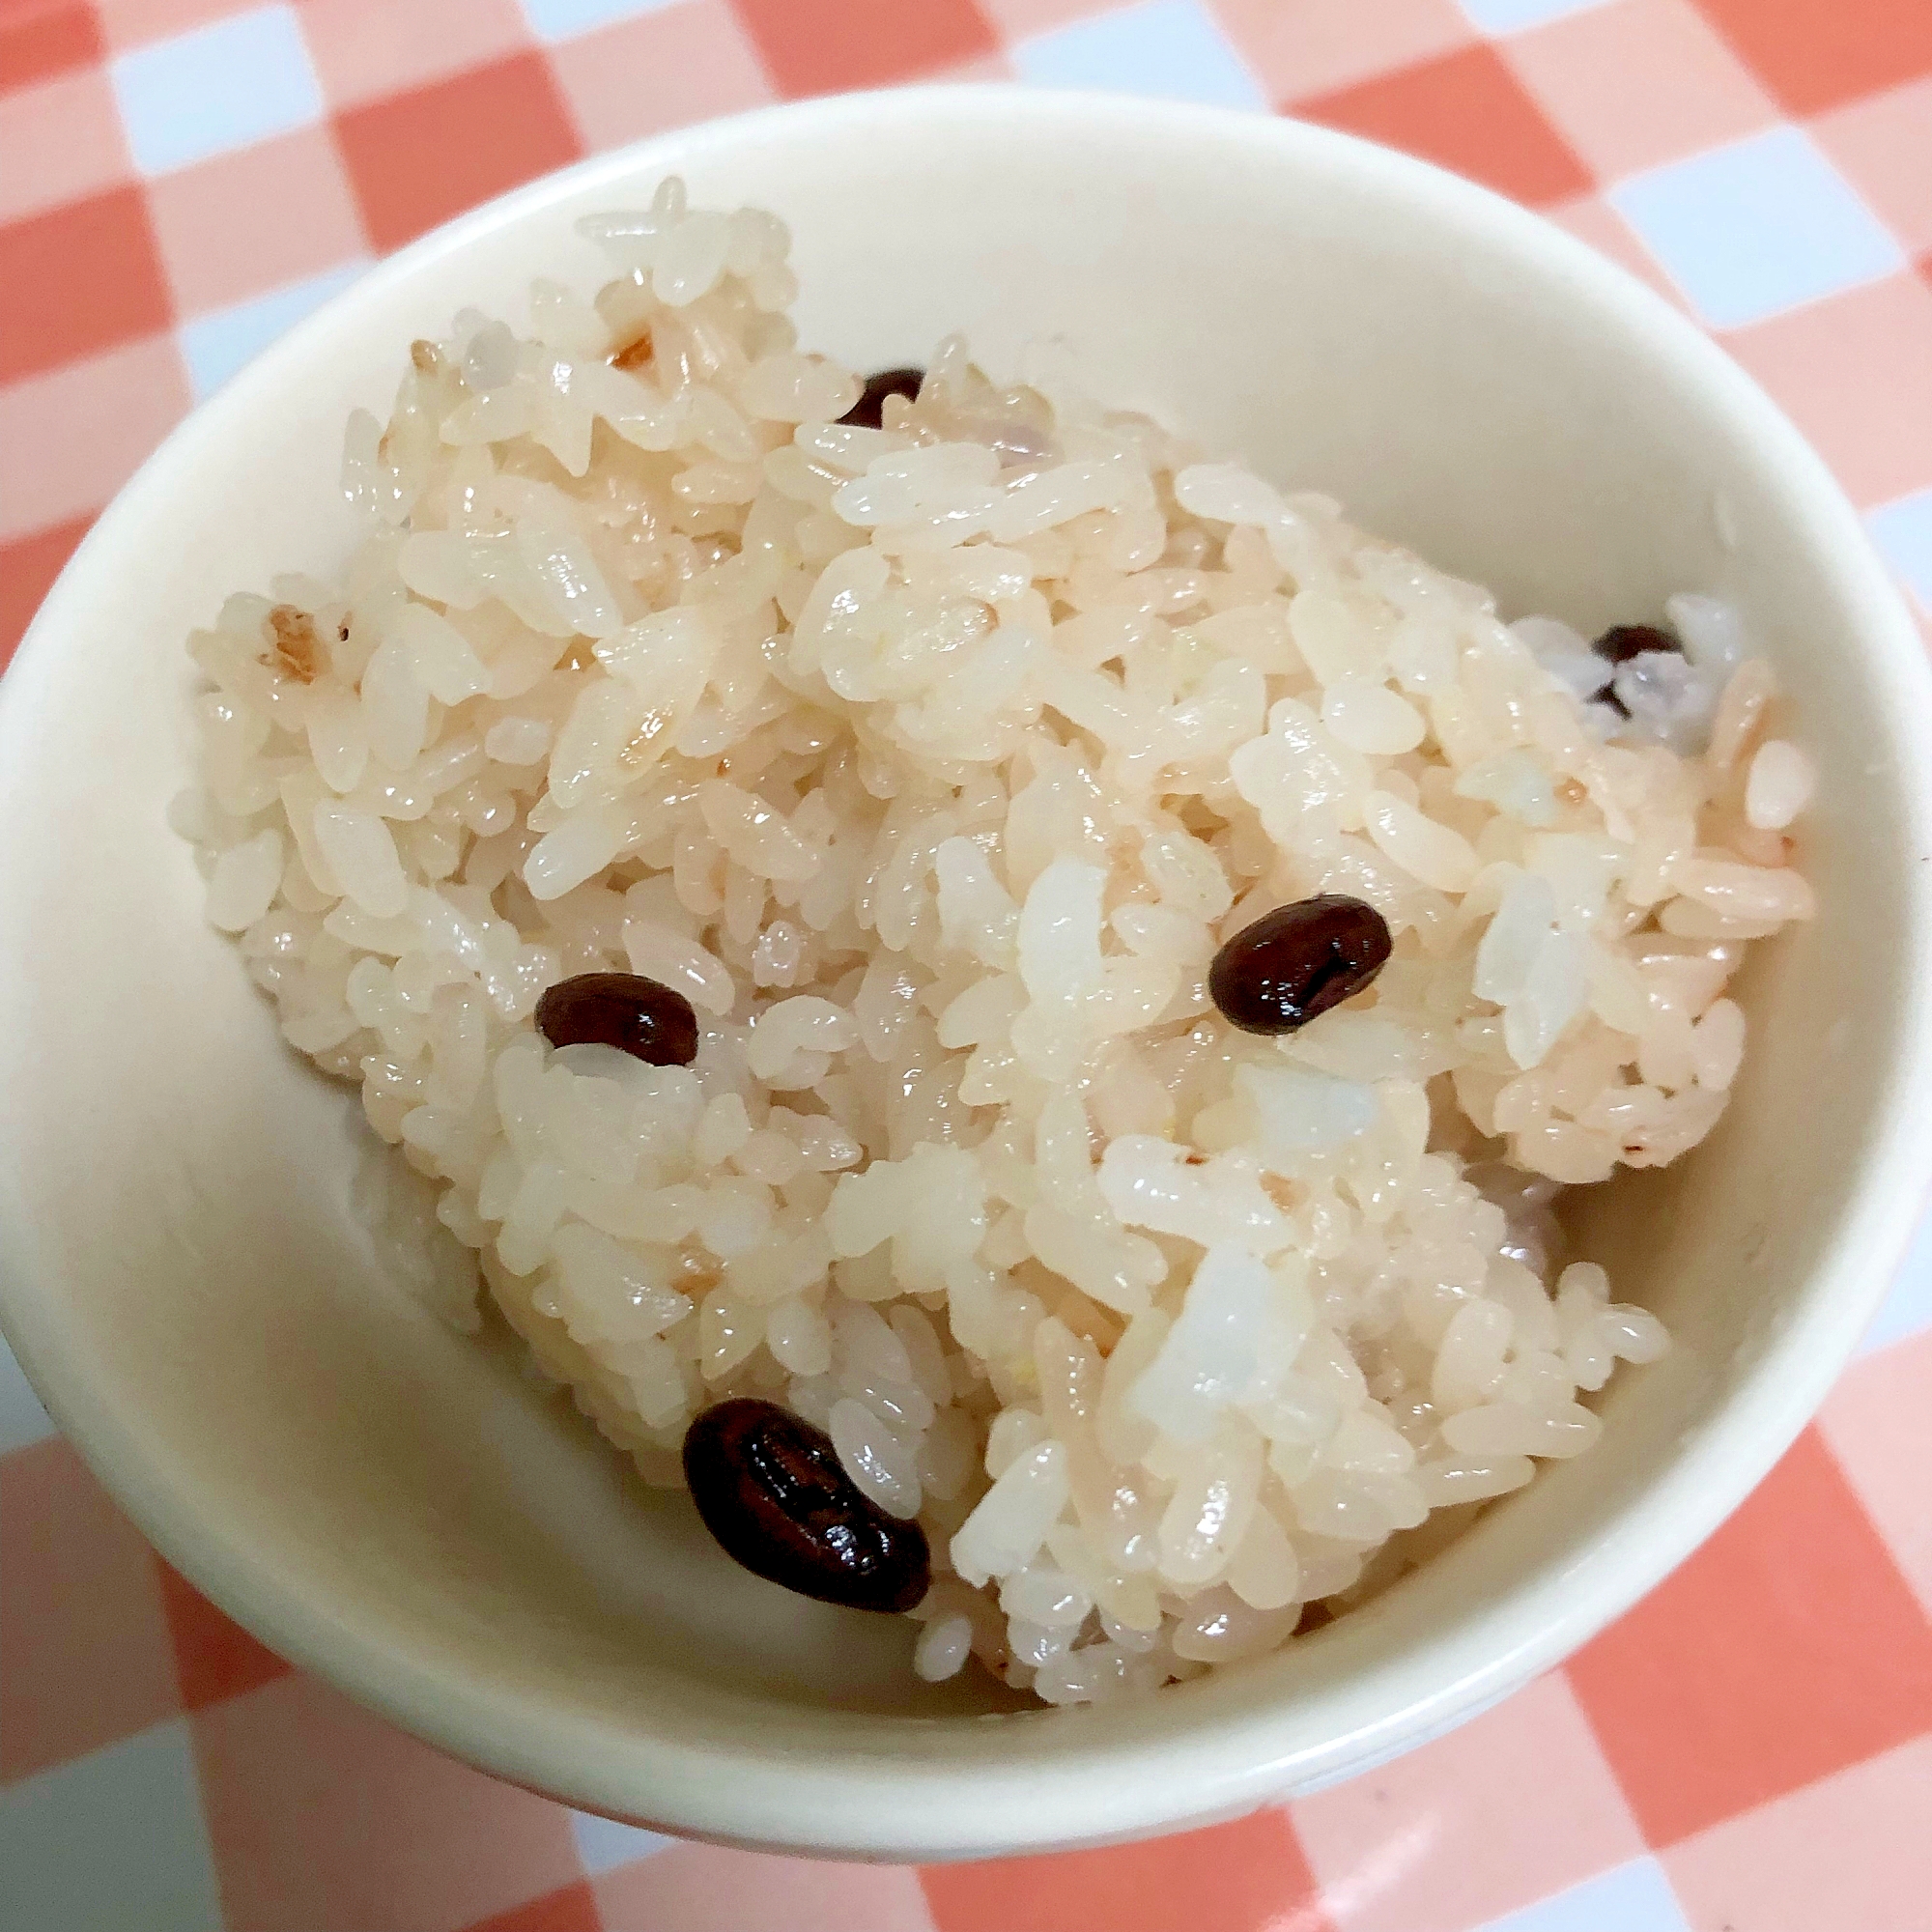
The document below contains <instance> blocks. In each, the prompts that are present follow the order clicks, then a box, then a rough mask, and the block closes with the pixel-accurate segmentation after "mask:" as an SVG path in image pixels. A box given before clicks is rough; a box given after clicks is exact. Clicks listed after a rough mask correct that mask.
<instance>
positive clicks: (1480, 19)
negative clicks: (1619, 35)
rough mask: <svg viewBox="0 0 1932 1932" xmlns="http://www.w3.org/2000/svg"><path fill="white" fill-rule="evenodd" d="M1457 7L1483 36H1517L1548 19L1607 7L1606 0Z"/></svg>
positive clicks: (1463, 0)
mask: <svg viewBox="0 0 1932 1932" xmlns="http://www.w3.org/2000/svg"><path fill="white" fill-rule="evenodd" d="M1458 4H1459V5H1460V6H1461V7H1462V9H1463V13H1464V14H1467V15H1468V18H1469V20H1470V22H1471V24H1472V25H1475V26H1478V27H1480V28H1481V29H1482V30H1483V32H1484V33H1486V34H1514V33H1519V32H1520V31H1521V29H1523V28H1524V27H1540V26H1542V24H1543V23H1544V21H1546V20H1560V19H1562V17H1563V16H1564V15H1565V14H1581V13H1585V12H1587V11H1588V10H1589V9H1590V8H1592V7H1602V6H1605V5H1606V4H1607V0H1458Z"/></svg>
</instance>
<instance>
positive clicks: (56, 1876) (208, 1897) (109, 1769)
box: [0, 1718, 222, 1932]
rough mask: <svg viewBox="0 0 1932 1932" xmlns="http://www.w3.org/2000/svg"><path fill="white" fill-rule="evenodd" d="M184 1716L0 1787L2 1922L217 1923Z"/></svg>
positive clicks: (55, 1929)
mask: <svg viewBox="0 0 1932 1932" xmlns="http://www.w3.org/2000/svg"><path fill="white" fill-rule="evenodd" d="M221 1924H222V1918H221V1903H220V1894H219V1891H218V1889H217V1887H216V1883H215V1877H214V1861H213V1857H212V1855H211V1854H210V1851H209V1845H208V1830H207V1826H206V1825H205V1823H204V1822H203V1818H202V1811H201V1787H200V1785H199V1783H198V1782H197V1781H196V1777H195V1768H194V1751H193V1747H191V1746H190V1744H189V1742H188V1732H187V1720H186V1719H184V1718H174V1719H169V1721H168V1722H166V1723H163V1724H156V1726H155V1727H154V1728H153V1729H152V1730H146V1731H143V1732H142V1733H141V1734H140V1736H139V1737H134V1738H128V1739H126V1740H124V1741H123V1742H122V1743H120V1744H118V1745H109V1746H108V1747H106V1748H105V1749H103V1750H98V1751H89V1752H88V1754H87V1755H86V1756H85V1757H81V1758H75V1759H74V1760H73V1761H72V1762H71V1764H63V1765H56V1766H55V1767H54V1768H53V1769H52V1770H51V1771H43V1772H39V1773H37V1774H36V1775H35V1776H32V1777H27V1778H22V1779H21V1781H20V1782H19V1783H17V1784H12V1785H7V1786H5V1787H0V1926H6V1927H9V1928H12V1927H18V1928H19V1932H129V1928H130V1927H134V1926H138V1927H139V1928H140V1932H220V1928H221Z"/></svg>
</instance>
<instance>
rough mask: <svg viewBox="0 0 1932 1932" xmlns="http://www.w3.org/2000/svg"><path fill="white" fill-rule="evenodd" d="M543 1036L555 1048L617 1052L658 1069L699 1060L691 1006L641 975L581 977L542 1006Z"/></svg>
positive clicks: (564, 983)
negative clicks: (592, 1047) (604, 1048)
mask: <svg viewBox="0 0 1932 1932" xmlns="http://www.w3.org/2000/svg"><path fill="white" fill-rule="evenodd" d="M537 1031H538V1032H539V1033H540V1034H542V1035H543V1037H545V1038H546V1039H547V1040H549V1041H550V1043H551V1044H552V1045H553V1046H586V1045H591V1044H595V1045H598V1046H614V1047H616V1048H617V1049H618V1050H619V1051H620V1052H623V1053H628V1054H631V1055H632V1056H633V1057H634V1058H636V1059H639V1060H643V1061H648V1062H649V1063H650V1064H651V1065H653V1066H689V1065H691V1063H692V1062H693V1061H694V1060H696V1058H697V1015H696V1013H695V1012H693V1011H692V1009H691V1002H690V1001H689V1000H687V999H686V998H685V997H684V995H683V994H682V993H679V992H675V991H673V990H672V988H670V987H669V986H661V985H659V984H658V982H657V981H656V980H646V979H645V978H644V977H643V975H642V974H641V973H580V974H578V975H577V977H576V978H575V979H574V980H558V981H557V982H556V984H555V985H554V986H553V987H551V988H550V989H549V991H548V992H546V993H545V994H544V996H543V998H542V999H540V1000H539V1001H538V1002H537Z"/></svg>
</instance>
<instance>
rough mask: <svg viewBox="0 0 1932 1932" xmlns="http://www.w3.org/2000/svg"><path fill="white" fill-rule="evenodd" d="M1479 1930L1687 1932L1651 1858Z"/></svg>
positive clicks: (1667, 1885) (1681, 1913)
mask: <svg viewBox="0 0 1932 1932" xmlns="http://www.w3.org/2000/svg"><path fill="white" fill-rule="evenodd" d="M1478 1932H1690V1927H1689V1925H1688V1924H1687V1923H1686V1922H1685V1918H1684V1910H1683V1908H1682V1907H1681V1906H1680V1905H1679V1904H1678V1902H1677V1894H1676V1893H1675V1892H1674V1891H1672V1890H1671V1889H1670V1881H1669V1880H1668V1879H1667V1878H1666V1877H1665V1876H1664V1875H1663V1867H1662V1865H1660V1864H1659V1863H1658V1862H1657V1861H1656V1860H1655V1859H1633V1860H1632V1861H1631V1862H1630V1863H1629V1864H1627V1865H1618V1866H1616V1867H1615V1868H1614V1869H1613V1870H1610V1871H1606V1872H1600V1873H1599V1874H1598V1875H1597V1876H1596V1877H1595V1878H1593V1879H1586V1880H1584V1882H1583V1883H1582V1884H1581V1885H1577V1886H1572V1887H1571V1889H1569V1890H1568V1891H1559V1892H1558V1893H1557V1894H1556V1896H1555V1897H1554V1898H1546V1899H1542V1900H1540V1901H1539V1902H1538V1903H1537V1904H1535V1905H1528V1906H1525V1907H1524V1908H1523V1909H1522V1910H1521V1911H1520V1912H1512V1913H1511V1914H1510V1916H1509V1917H1508V1918H1496V1919H1492V1921H1491V1922H1490V1923H1489V1924H1488V1925H1485V1926H1482V1927H1480V1928H1479V1929H1478Z"/></svg>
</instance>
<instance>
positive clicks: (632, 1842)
mask: <svg viewBox="0 0 1932 1932" xmlns="http://www.w3.org/2000/svg"><path fill="white" fill-rule="evenodd" d="M570 1832H571V1835H572V1836H573V1837H574V1838H575V1839H576V1840H577V1856H578V1857H579V1858H580V1859H582V1861H583V1869H584V1870H585V1871H586V1872H588V1873H589V1874H590V1876H591V1877H592V1878H597V1877H600V1876H601V1875H602V1874H603V1873H605V1872H607V1871H615V1870H616V1869H617V1867H618V1866H619V1865H628V1864H630V1863H632V1862H634V1861H636V1860H638V1859H648V1858H650V1857H652V1856H653V1855H654V1854H656V1853H658V1852H664V1851H668V1850H669V1849H670V1847H671V1846H672V1845H674V1844H676V1843H677V1840H676V1839H675V1838H665V1837H660V1836H659V1835H658V1833H655V1832H646V1831H645V1830H644V1829H643V1828H642V1827H641V1826H639V1825H620V1824H618V1823H617V1821H616V1820H615V1819H614V1818H600V1817H598V1816H597V1814H596V1813H595V1812H594V1811H573V1812H572V1813H571V1814H570Z"/></svg>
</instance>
